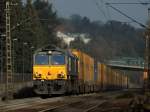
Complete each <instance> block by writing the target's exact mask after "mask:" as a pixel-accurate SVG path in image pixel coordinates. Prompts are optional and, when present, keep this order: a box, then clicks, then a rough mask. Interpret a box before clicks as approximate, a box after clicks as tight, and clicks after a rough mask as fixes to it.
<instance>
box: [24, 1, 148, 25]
mask: <svg viewBox="0 0 150 112" xmlns="http://www.w3.org/2000/svg"><path fill="white" fill-rule="evenodd" d="M23 1H25V0H23ZM48 1H49V2H51V3H53V8H54V10H56V11H57V14H58V16H59V17H66V18H68V17H69V16H70V15H72V14H79V15H81V16H87V17H88V18H90V19H91V20H100V21H103V22H106V21H108V20H118V21H122V22H129V23H130V24H131V25H134V26H136V27H139V25H137V24H136V23H132V22H131V20H130V19H128V18H126V17H124V16H122V15H121V14H119V13H118V12H116V11H115V10H113V9H112V8H110V7H108V6H106V5H105V3H106V2H109V3H112V2H117V3H122V2H123V3H140V2H148V3H150V0H48ZM96 3H98V4H99V5H98V6H99V8H98V7H97V5H96ZM112 6H114V7H115V8H118V9H119V10H120V11H122V12H124V13H125V14H127V15H128V16H130V17H133V18H134V19H136V20H137V21H138V22H140V23H142V24H146V22H147V20H148V8H149V7H150V4H149V5H141V4H136V5H134V4H132V5H129V4H121V5H118V4H117V5H116V4H112Z"/></svg>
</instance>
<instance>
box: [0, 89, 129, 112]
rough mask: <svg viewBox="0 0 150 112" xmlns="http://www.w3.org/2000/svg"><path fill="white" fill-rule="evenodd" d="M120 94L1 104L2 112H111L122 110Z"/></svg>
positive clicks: (34, 99)
mask: <svg viewBox="0 0 150 112" xmlns="http://www.w3.org/2000/svg"><path fill="white" fill-rule="evenodd" d="M120 94H121V93H120V92H108V93H107V92H106V93H99V94H87V95H79V96H64V97H55V98H48V99H40V98H33V99H24V100H16V101H14V102H9V103H8V104H1V103H0V112H101V111H102V112H107V111H108V112H109V110H119V109H120V108H122V107H121V106H115V105H118V104H119V102H121V101H118V102H115V100H116V99H115V98H116V96H118V95H120ZM129 101H130V100H126V101H123V102H129ZM110 102H113V103H110ZM117 103H118V104H117ZM122 104H123V105H129V103H126V104H125V103H122ZM116 112H117V111H116Z"/></svg>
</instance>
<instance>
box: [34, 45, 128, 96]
mask: <svg viewBox="0 0 150 112" xmlns="http://www.w3.org/2000/svg"><path fill="white" fill-rule="evenodd" d="M33 85H34V90H35V92H36V93H37V94H38V95H40V96H42V97H45V96H47V95H56V94H57V95H58V94H81V93H91V92H97V91H100V90H108V89H121V88H126V87H127V76H126V75H124V74H122V73H121V72H119V71H118V70H113V69H111V68H110V67H108V66H107V65H105V64H102V63H100V62H97V61H96V60H94V58H92V57H91V56H89V55H88V54H86V53H84V52H82V51H80V50H76V49H72V50H62V49H57V48H54V49H41V50H39V51H37V52H35V54H34V65H33Z"/></svg>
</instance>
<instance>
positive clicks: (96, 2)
mask: <svg viewBox="0 0 150 112" xmlns="http://www.w3.org/2000/svg"><path fill="white" fill-rule="evenodd" d="M92 1H93V2H94V4H95V5H96V7H97V8H98V10H99V13H100V14H102V15H103V16H104V18H105V19H107V16H106V14H105V11H104V10H103V9H102V8H101V6H100V5H99V3H98V1H96V0H92ZM102 2H103V1H102Z"/></svg>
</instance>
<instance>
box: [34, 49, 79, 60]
mask: <svg viewBox="0 0 150 112" xmlns="http://www.w3.org/2000/svg"><path fill="white" fill-rule="evenodd" d="M50 51H51V52H61V53H63V54H66V55H69V56H71V57H74V58H77V56H76V55H74V54H73V53H72V52H71V51H70V50H65V49H60V48H41V49H38V50H37V51H36V52H35V54H37V53H40V52H47V53H48V52H50Z"/></svg>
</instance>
